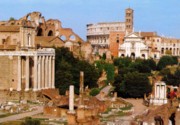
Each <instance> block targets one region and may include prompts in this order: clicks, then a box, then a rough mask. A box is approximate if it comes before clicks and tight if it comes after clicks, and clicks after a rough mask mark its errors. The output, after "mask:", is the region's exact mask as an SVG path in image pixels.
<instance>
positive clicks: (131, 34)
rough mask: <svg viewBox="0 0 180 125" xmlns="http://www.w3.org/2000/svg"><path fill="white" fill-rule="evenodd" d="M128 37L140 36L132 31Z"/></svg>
mask: <svg viewBox="0 0 180 125" xmlns="http://www.w3.org/2000/svg"><path fill="white" fill-rule="evenodd" d="M126 37H128V38H139V37H140V36H139V35H138V34H137V33H130V34H128V35H127V36H126Z"/></svg>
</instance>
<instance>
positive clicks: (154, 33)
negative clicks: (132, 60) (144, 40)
mask: <svg viewBox="0 0 180 125" xmlns="http://www.w3.org/2000/svg"><path fill="white" fill-rule="evenodd" d="M136 33H137V34H139V33H140V35H141V36H142V37H152V36H157V33H156V32H136Z"/></svg>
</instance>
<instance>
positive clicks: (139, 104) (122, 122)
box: [114, 99, 147, 125]
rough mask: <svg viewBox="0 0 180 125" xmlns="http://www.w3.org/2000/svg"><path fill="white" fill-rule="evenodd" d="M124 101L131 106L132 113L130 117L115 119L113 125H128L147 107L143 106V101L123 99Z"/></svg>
mask: <svg viewBox="0 0 180 125" xmlns="http://www.w3.org/2000/svg"><path fill="white" fill-rule="evenodd" d="M125 101H127V102H129V103H131V104H133V106H134V107H133V108H134V112H133V114H132V115H130V116H124V117H119V118H116V120H115V122H114V123H115V125H130V123H131V121H132V120H133V118H134V117H135V116H137V115H140V114H142V113H143V112H144V111H145V110H146V109H147V107H146V106H144V105H143V99H125Z"/></svg>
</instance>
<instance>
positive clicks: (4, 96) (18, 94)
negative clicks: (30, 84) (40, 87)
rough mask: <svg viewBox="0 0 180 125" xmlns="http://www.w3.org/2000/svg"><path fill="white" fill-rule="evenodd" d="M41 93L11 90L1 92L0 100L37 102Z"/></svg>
mask: <svg viewBox="0 0 180 125" xmlns="http://www.w3.org/2000/svg"><path fill="white" fill-rule="evenodd" d="M40 93H41V92H40V91H37V92H34V91H32V90H29V91H15V90H14V91H9V90H0V100H2V101H3V102H5V101H10V100H19V101H20V100H30V101H36V100H37V99H38V97H39V95H40Z"/></svg>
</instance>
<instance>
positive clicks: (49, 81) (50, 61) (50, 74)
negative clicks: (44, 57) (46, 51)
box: [48, 56, 52, 88]
mask: <svg viewBox="0 0 180 125" xmlns="http://www.w3.org/2000/svg"><path fill="white" fill-rule="evenodd" d="M51 58H52V56H49V60H48V62H49V75H48V87H49V88H51V87H52V85H51V84H52V81H51V79H52V73H51V72H52V70H51V69H52V68H51V67H52V65H51V63H52V60H51Z"/></svg>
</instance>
